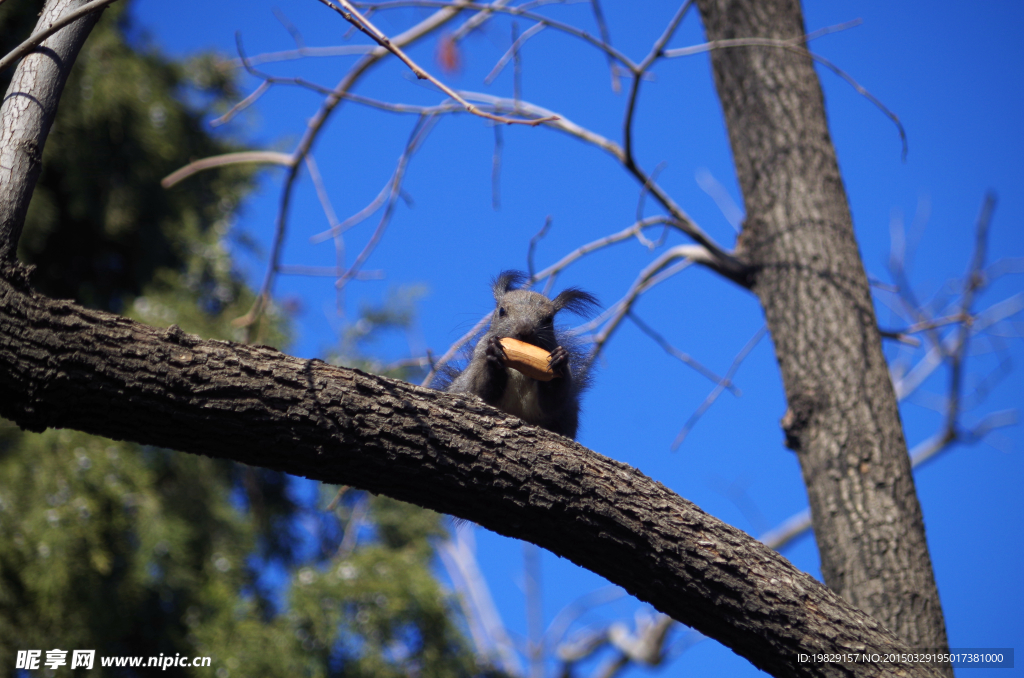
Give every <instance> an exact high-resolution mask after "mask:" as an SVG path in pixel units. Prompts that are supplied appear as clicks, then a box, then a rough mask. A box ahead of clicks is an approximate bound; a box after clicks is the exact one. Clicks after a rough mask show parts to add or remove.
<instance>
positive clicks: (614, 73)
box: [590, 0, 622, 94]
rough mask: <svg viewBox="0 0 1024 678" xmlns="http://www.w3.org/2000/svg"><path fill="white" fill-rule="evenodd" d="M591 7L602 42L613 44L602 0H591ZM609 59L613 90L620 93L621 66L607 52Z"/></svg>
mask: <svg viewBox="0 0 1024 678" xmlns="http://www.w3.org/2000/svg"><path fill="white" fill-rule="evenodd" d="M590 7H591V8H592V9H593V10H594V21H596V22H597V30H598V32H600V34H601V42H603V43H604V44H606V45H609V46H611V44H612V35H611V33H610V32H609V31H608V24H607V23H605V20H604V12H603V11H601V3H600V0H590ZM605 56H606V57H607V59H608V70H609V71H611V77H612V91H613V92H615V93H616V94H618V93H619V92H620V91H622V84H621V82H620V80H619V68H618V66H617V65H616V64H615V59H613V58H612V56H611V55H610V54H608V53H605Z"/></svg>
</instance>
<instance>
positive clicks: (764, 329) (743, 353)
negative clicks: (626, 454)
mask: <svg viewBox="0 0 1024 678" xmlns="http://www.w3.org/2000/svg"><path fill="white" fill-rule="evenodd" d="M767 334H768V326H767V325H762V326H761V329H759V330H758V331H757V332H755V333H754V336H752V337H751V338H750V340H749V341H747V343H746V344H745V345H744V346H743V348H742V349H740V352H739V353H737V354H736V357H735V358H733V361H732V365H730V366H729V371H728V372H726V373H725V378H724V379H722V380H721V381H719V382H718V384H717V385H716V386H715V388H714V389H713V390H712V391H711V393H709V394H708V397H707V398H705V399H704V402H702V403H701V404H700V407H698V408H697V411H696V412H694V413H693V414H692V415H690V418H689V419H688V420H687V421H686V423H685V424H684V425H683V428H682V429H681V430H680V431H679V434H678V435H677V436H676V439H675V440H673V441H672V449H673V450H677V449H679V446H680V445H682V444H683V441H684V440H686V436H687V435H689V434H690V431H692V430H693V427H694V426H696V425H697V422H698V421H700V418H701V417H702V416H704V413H705V412H707V411H708V409H709V408H710V407H711V406H712V405H714V404H715V401H716V400H718V396H720V395H721V394H722V391H723V390H724V389H725V388H726V386H727V385H731V384H732V379H733V377H735V376H736V371H737V370H739V368H740V365H742V364H743V361H744V360H746V358H747V356H748V355H750V352H751V351H753V350H754V347H755V346H757V345H758V344H759V343H760V342H761V340H762V339H764V337H765V335H767Z"/></svg>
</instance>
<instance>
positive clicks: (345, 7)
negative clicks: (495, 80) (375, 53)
mask: <svg viewBox="0 0 1024 678" xmlns="http://www.w3.org/2000/svg"><path fill="white" fill-rule="evenodd" d="M320 2H321V3H323V4H324V5H327V6H328V7H330V8H331V9H333V10H334V11H336V12H338V13H339V14H341V16H342V17H344V19H345V21H348V22H349V23H351V24H352V25H353V26H355V27H356V28H358V29H359V30H360V31H362V32H363V33H365V34H366V35H368V36H369V37H370V38H371V39H373V40H374V41H376V42H377V43H378V44H379V45H380V46H382V47H384V48H385V49H387V50H388V51H389V52H391V53H392V54H394V55H395V56H396V57H398V58H399V59H401V60H402V63H404V64H405V65H406V66H408V67H409V69H410V70H411V71H412V72H413V73H414V74H415V75H416V77H417V78H419V79H421V80H427V81H428V82H430V83H431V84H433V85H434V86H435V87H437V88H438V89H439V90H441V91H442V92H444V93H445V94H447V95H448V96H450V97H451V98H452V99H454V100H455V101H458V102H459V103H460V104H462V105H463V106H464V107H465V109H466V111H468V112H469V113H472V114H473V115H479V116H480V117H482V118H487V119H488V120H493V121H495V122H502V123H505V124H508V125H528V126H530V127H536V126H537V125H539V124H541V123H544V122H549V121H550V120H551V119H550V118H548V119H545V118H540V119H523V118H507V117H505V116H501V115H494V114H492V113H488V112H487V111H485V110H482V109H480V108H479V107H477V106H474V105H473V104H471V103H469V102H468V101H466V100H465V99H463V98H462V97H461V96H459V94H458V93H457V92H456V91H455V90H453V89H452V88H451V87H449V86H448V85H446V84H444V83H443V82H441V81H440V80H438V79H437V78H435V77H434V76H433V75H431V74H430V73H429V72H427V71H426V70H424V69H423V68H421V67H420V66H419V65H418V64H417V63H416V62H415V61H413V60H412V59H411V58H409V56H408V55H406V53H405V52H403V51H402V49H401V48H400V47H399V46H398V45H396V44H395V43H394V42H393V41H392V40H391V39H390V38H388V37H387V36H386V35H384V33H382V32H381V31H380V30H379V29H378V28H377V27H376V26H374V25H373V24H372V23H370V21H369V20H368V19H367V18H366V17H365V16H363V15H362V14H360V13H359V11H358V10H357V9H356V8H355V7H353V6H352V4H351V3H349V2H348V0H339V2H340V3H341V7H339V6H337V5H335V4H334V2H333V1H332V0H320Z"/></svg>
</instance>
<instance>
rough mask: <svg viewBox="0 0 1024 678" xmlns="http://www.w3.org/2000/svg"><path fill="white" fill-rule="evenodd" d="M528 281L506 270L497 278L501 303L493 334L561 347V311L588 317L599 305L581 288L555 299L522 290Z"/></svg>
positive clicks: (496, 292) (497, 298)
mask: <svg viewBox="0 0 1024 678" xmlns="http://www.w3.org/2000/svg"><path fill="white" fill-rule="evenodd" d="M528 279H529V276H527V275H526V274H525V273H523V272H522V271H502V272H501V273H500V274H499V275H498V277H497V278H495V279H494V284H493V286H492V289H493V290H494V300H495V302H497V303H496V307H495V309H494V315H493V317H492V318H491V329H490V333H492V334H497V335H498V336H502V337H512V338H514V339H519V340H520V341H525V342H527V343H530V344H534V345H535V346H540V347H541V348H545V349H547V350H549V351H550V350H552V349H554V348H555V347H556V346H557V345H558V344H557V342H556V340H555V316H556V315H557V314H558V313H559V312H560V311H569V312H570V313H573V314H575V315H580V316H585V315H588V314H589V313H591V312H592V311H594V310H595V309H596V308H597V307H598V306H599V304H598V302H597V298H596V297H594V295H592V294H590V293H589V292H584V291H583V290H581V289H579V288H577V287H569V288H567V289H565V290H562V292H561V293H560V294H559V295H558V296H556V297H555V298H554V299H548V298H547V297H545V296H544V295H543V294H539V293H537V292H531V291H530V290H521V289H518V288H519V286H520V285H522V284H523V283H524V282H526V281H527V280H528Z"/></svg>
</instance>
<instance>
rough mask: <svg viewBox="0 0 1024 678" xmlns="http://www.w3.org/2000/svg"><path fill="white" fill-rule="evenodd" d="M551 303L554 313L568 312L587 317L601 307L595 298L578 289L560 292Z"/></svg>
mask: <svg viewBox="0 0 1024 678" xmlns="http://www.w3.org/2000/svg"><path fill="white" fill-rule="evenodd" d="M551 303H552V304H554V305H555V311H556V312H557V311H569V313H573V314H575V315H580V316H588V315H590V314H591V313H593V312H594V311H596V310H597V309H598V308H600V307H601V304H600V303H598V301H597V297H595V296H594V295H593V294H591V293H590V292H584V291H583V290H581V289H580V288H578V287H570V288H568V289H564V290H562V293H561V294H559V295H558V296H557V297H555V298H554V299H552V300H551Z"/></svg>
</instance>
